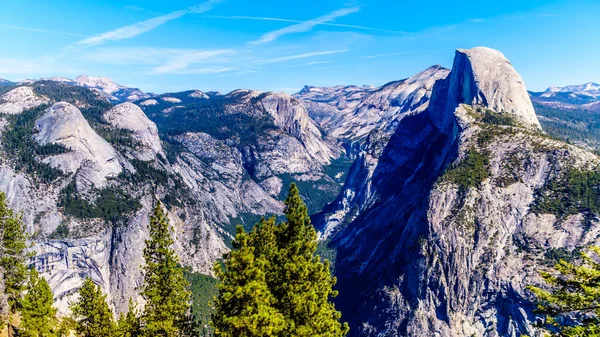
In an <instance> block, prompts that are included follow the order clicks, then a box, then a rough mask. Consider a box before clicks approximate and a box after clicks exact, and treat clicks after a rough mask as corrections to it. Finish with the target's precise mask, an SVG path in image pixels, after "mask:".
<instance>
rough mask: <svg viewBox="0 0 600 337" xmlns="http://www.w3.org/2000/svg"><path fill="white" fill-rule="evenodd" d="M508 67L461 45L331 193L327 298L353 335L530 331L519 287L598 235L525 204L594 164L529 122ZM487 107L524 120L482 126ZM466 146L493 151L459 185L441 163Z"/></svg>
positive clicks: (527, 300)
mask: <svg viewBox="0 0 600 337" xmlns="http://www.w3.org/2000/svg"><path fill="white" fill-rule="evenodd" d="M486 55H487V56H486ZM493 65H494V66H495V67H497V68H498V69H492V68H493V67H492V66H493ZM509 66H510V64H509V63H508V61H506V60H505V59H504V58H503V57H501V54H500V53H498V52H496V51H492V50H489V49H481V48H476V49H474V50H467V51H463V50H461V51H458V52H457V55H456V59H455V63H454V67H453V69H452V72H451V74H450V75H449V76H448V77H447V78H446V79H440V80H438V81H437V82H436V84H435V86H434V88H433V90H432V94H431V101H430V102H429V107H428V109H427V110H425V111H423V112H421V113H416V114H412V115H410V116H408V117H405V118H402V119H401V120H399V122H398V127H397V128H396V129H395V131H394V132H393V134H391V135H390V136H386V135H385V134H382V133H381V132H380V131H379V132H372V133H371V134H370V135H369V137H368V139H367V142H366V145H365V149H364V151H362V152H361V153H360V154H359V157H358V159H357V161H356V162H355V163H354V165H353V167H352V169H351V171H350V173H349V177H348V180H347V181H346V184H345V186H344V188H343V190H342V193H341V194H340V196H339V198H338V200H337V201H336V202H334V203H333V204H331V205H330V208H329V209H328V210H326V212H325V213H324V214H321V215H320V216H317V217H316V219H315V222H316V225H317V226H320V228H321V231H322V232H321V233H322V234H321V235H322V236H323V237H327V238H328V239H329V240H330V242H331V244H332V245H334V246H335V247H337V260H336V276H337V277H338V288H339V291H340V296H339V298H338V299H337V300H336V301H337V305H338V308H340V309H341V310H342V312H343V314H344V317H343V319H345V320H348V321H349V322H350V324H351V330H350V334H351V335H352V336H417V335H419V336H440V337H451V336H452V337H454V336H459V337H461V336H464V337H467V336H473V335H475V336H486V337H487V336H490V337H491V336H511V337H518V336H520V335H522V334H527V335H534V334H535V333H536V332H535V329H534V327H533V323H534V322H535V320H536V316H535V314H534V313H533V311H532V310H533V308H534V305H533V303H532V298H531V297H530V294H528V293H527V292H526V291H525V287H526V286H527V285H528V284H537V283H538V282H540V279H539V276H538V275H539V274H538V272H539V270H540V268H543V266H545V265H547V263H548V261H547V260H546V258H545V253H546V252H549V251H551V250H552V249H557V248H567V249H573V248H574V247H579V246H584V245H587V244H591V243H598V239H597V236H598V233H600V226H599V225H600V224H599V223H597V221H595V220H593V221H592V222H591V224H590V223H587V224H586V220H585V216H584V215H582V214H573V215H570V216H568V217H567V218H566V219H562V220H559V219H557V217H556V216H555V215H552V214H535V213H533V212H532V211H531V206H532V203H534V201H535V198H536V191H537V190H538V189H539V188H541V187H542V186H546V184H547V183H548V181H549V180H551V179H554V178H555V177H557V176H559V177H560V176H561V175H563V174H565V172H566V171H567V170H569V169H572V168H576V169H582V170H587V169H591V168H593V167H596V166H597V165H598V164H599V160H598V158H597V157H596V156H595V155H593V154H591V153H589V152H586V151H584V150H582V149H579V148H577V147H574V146H570V145H567V144H564V143H561V142H558V141H554V140H550V139H547V138H546V137H545V136H544V135H543V134H541V133H539V132H538V131H537V130H538V129H539V124H537V120H535V119H533V118H532V116H531V114H532V113H533V112H532V111H533V110H532V109H531V110H530V109H529V107H530V106H531V102H530V101H529V99H528V98H527V97H525V98H524V99H523V100H521V103H522V106H520V105H517V103H518V102H519V100H518V99H520V98H521V96H522V93H525V94H526V90H525V88H524V86H522V84H519V80H518V79H520V77H518V75H515V74H516V72H515V71H514V69H512V67H509ZM499 69H500V70H501V69H504V72H498V71H499ZM463 103H469V104H475V105H477V107H473V106H470V105H466V104H463ZM478 108H480V111H481V112H478ZM485 108H487V109H492V108H493V109H499V110H497V111H496V112H497V113H500V114H502V113H508V114H510V116H512V117H513V118H514V119H516V120H517V121H518V122H520V125H519V126H518V127H509V126H501V125H492V124H485V123H483V122H482V114H483V112H482V111H483V109H485ZM476 116H480V117H476ZM533 117H535V116H534V115H533ZM482 134H486V135H489V134H491V137H490V138H489V139H488V138H486V137H487V136H486V137H484V136H481V135H482ZM481 137H483V138H481ZM481 139H487V140H484V141H482V140H481ZM472 150H476V151H479V152H480V153H482V154H483V155H485V156H486V157H487V158H488V159H489V165H488V166H487V167H486V171H487V176H486V177H485V178H483V179H482V181H481V182H480V183H477V184H475V185H472V186H462V187H461V185H458V184H457V183H455V182H453V180H451V179H450V178H449V176H448V175H445V174H444V172H445V169H446V167H447V166H448V165H454V167H459V166H460V165H461V163H462V161H463V160H464V159H465V158H466V157H467V153H469V151H472ZM588 226H589V227H588Z"/></svg>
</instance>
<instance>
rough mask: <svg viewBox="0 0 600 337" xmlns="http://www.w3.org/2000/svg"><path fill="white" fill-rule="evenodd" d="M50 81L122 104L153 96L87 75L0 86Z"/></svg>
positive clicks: (2, 83) (3, 81) (1, 83)
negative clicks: (85, 89)
mask: <svg viewBox="0 0 600 337" xmlns="http://www.w3.org/2000/svg"><path fill="white" fill-rule="evenodd" d="M43 81H50V82H56V83H63V84H67V85H77V86H82V87H85V88H88V89H91V90H94V91H95V92H97V93H98V94H100V95H102V96H103V97H104V98H106V99H107V100H109V101H111V102H116V103H123V102H132V101H135V100H139V99H143V98H149V97H152V96H154V94H151V93H145V92H143V91H142V90H140V89H138V88H130V87H127V86H124V85H120V84H117V83H115V82H114V81H113V80H111V79H110V78H108V77H98V76H88V75H80V76H78V77H76V78H75V79H70V78H66V77H59V76H54V77H47V78H40V79H38V80H35V79H26V80H23V81H20V82H12V81H9V80H5V79H0V85H29V84H32V83H35V82H43Z"/></svg>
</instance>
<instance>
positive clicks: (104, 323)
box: [71, 277, 116, 337]
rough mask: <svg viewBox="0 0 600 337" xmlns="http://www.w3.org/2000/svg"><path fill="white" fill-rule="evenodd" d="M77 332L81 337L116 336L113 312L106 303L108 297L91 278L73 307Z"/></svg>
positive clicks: (86, 282) (85, 283)
mask: <svg viewBox="0 0 600 337" xmlns="http://www.w3.org/2000/svg"><path fill="white" fill-rule="evenodd" d="M71 311H72V313H73V319H74V320H75V321H76V324H75V331H77V333H78V334H79V335H80V336H81V337H111V336H114V335H115V330H116V327H115V323H114V321H113V316H112V312H111V311H110V308H109V307H108V304H107V303H106V295H104V294H102V290H101V289H100V286H97V285H95V284H94V282H93V281H92V279H91V278H89V277H88V278H86V279H85V282H84V283H83V287H82V288H81V289H80V290H79V300H78V301H77V302H76V303H74V304H73V305H72V306H71Z"/></svg>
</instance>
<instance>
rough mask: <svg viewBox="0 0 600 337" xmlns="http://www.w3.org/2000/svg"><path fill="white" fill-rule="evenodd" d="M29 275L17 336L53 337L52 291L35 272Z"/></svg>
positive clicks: (54, 314) (54, 315)
mask: <svg viewBox="0 0 600 337" xmlns="http://www.w3.org/2000/svg"><path fill="white" fill-rule="evenodd" d="M29 275H30V276H29V283H28V284H27V294H26V295H25V297H24V298H23V301H22V309H21V330H20V331H19V336H24V337H54V336H56V334H55V331H54V330H55V327H56V325H57V324H56V323H57V321H56V309H55V308H54V307H52V305H53V303H54V300H53V296H52V290H50V286H49V285H48V282H47V281H46V279H45V278H43V277H42V276H40V275H39V274H38V272H37V270H35V269H32V270H31V271H30V273H29Z"/></svg>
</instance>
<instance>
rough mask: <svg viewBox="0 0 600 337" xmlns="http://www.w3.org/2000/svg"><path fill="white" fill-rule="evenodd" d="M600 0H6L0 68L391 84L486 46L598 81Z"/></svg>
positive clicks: (273, 82)
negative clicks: (457, 51) (461, 52)
mask: <svg viewBox="0 0 600 337" xmlns="http://www.w3.org/2000/svg"><path fill="white" fill-rule="evenodd" d="M599 18H600V1H597V0H593V1H592V0H589V1H576V0H571V1H566V0H565V1H552V0H514V1H513V0H504V1H491V0H490V1H436V0H430V1H414V0H413V1H403V0H373V1H368V0H364V1H359V0H356V1H352V0H350V1H335V0H321V1H315V0H307V1H302V2H296V1H289V0H287V1H286V0H278V1H272V0H261V1H247V0H212V1H205V2H202V0H196V1H187V0H186V1H179V0H173V1H154V0H145V1H140V0H132V1H85V0H81V1H71V0H69V1H67V0H53V1H47V0H28V1H22V0H0V41H1V43H0V77H1V78H7V79H11V80H20V79H24V78H40V77H49V76H64V77H69V78H74V77H76V76H77V75H80V74H88V75H96V76H107V77H110V78H112V79H113V80H115V81H116V82H117V83H120V84H124V85H128V86H134V87H139V88H141V89H143V90H146V91H149V92H157V93H161V92H169V91H180V90H187V89H200V90H204V91H210V90H216V91H222V92H228V91H230V90H233V89H237V88H249V89H257V90H274V91H287V92H294V91H297V90H299V89H300V88H302V86H304V85H305V84H308V85H317V86H329V85H336V84H372V85H381V84H384V83H386V82H389V81H393V80H398V79H402V78H406V77H409V76H411V75H413V74H415V73H417V72H419V71H420V70H423V69H425V68H427V67H428V66H431V65H434V64H441V65H443V66H446V67H451V65H452V59H453V56H454V50H455V49H456V48H471V47H475V46H488V47H492V48H496V49H499V50H500V51H502V52H503V53H504V54H505V55H506V56H507V58H508V59H509V60H510V61H511V62H512V63H513V65H514V66H515V68H516V69H517V71H518V72H519V73H521V75H522V76H523V78H524V79H525V82H526V84H527V86H528V88H529V89H530V90H544V89H545V88H546V87H548V86H551V85H558V86H562V85H567V84H580V83H584V82H589V81H595V82H600V56H599V55H600V25H599V24H598V22H599Z"/></svg>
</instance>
